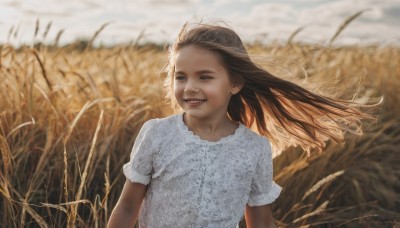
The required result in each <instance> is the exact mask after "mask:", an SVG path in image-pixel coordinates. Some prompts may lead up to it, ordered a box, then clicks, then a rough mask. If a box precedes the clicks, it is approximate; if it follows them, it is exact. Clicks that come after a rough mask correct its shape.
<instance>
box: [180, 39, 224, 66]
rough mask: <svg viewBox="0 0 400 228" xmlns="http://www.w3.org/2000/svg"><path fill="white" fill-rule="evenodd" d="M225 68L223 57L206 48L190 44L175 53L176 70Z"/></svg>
mask: <svg viewBox="0 0 400 228" xmlns="http://www.w3.org/2000/svg"><path fill="white" fill-rule="evenodd" d="M204 69H213V70H216V71H217V70H225V67H224V65H223V64H222V60H221V57H220V56H219V54H217V53H216V52H213V51H210V50H208V49H206V48H202V47H197V46H194V45H189V46H185V47H182V48H180V49H179V50H177V51H176V53H175V71H188V70H204Z"/></svg>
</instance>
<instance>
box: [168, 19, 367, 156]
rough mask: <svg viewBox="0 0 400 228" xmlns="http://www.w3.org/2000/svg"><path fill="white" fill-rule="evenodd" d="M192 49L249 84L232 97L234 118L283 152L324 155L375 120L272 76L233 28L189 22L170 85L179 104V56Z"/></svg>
mask: <svg viewBox="0 0 400 228" xmlns="http://www.w3.org/2000/svg"><path fill="white" fill-rule="evenodd" d="M189 45H195V46H197V47H200V48H205V49H207V50H210V51H212V52H214V53H216V54H217V55H218V56H219V57H220V58H221V59H222V62H223V65H224V67H225V68H226V69H227V71H228V73H229V77H230V80H231V82H232V83H240V84H242V85H243V87H242V89H241V90H240V92H239V93H237V94H235V95H233V96H232V97H231V100H230V102H229V105H228V116H229V118H230V119H232V120H233V121H237V122H241V123H243V124H244V125H245V126H247V127H252V126H253V125H255V126H256V127H257V130H258V132H259V133H260V134H261V135H264V136H266V137H267V138H268V139H269V140H270V142H271V144H272V145H273V147H274V149H275V150H277V151H282V150H284V149H286V148H287V147H289V146H301V147H302V148H303V149H304V150H306V151H307V152H310V150H311V149H312V148H317V149H318V150H319V151H321V150H322V149H323V148H324V147H325V143H326V141H327V140H328V139H332V140H334V141H336V142H340V141H342V140H343V136H344V134H345V132H351V133H354V134H361V133H362V129H361V119H373V117H372V116H371V115H369V114H366V113H363V112H361V111H360V110H358V109H357V108H356V107H357V104H356V103H354V102H351V101H346V100H339V99H333V98H328V97H325V96H321V95H317V94H315V93H313V92H311V91H308V90H306V89H304V88H302V87H300V86H298V85H296V84H294V83H292V82H289V81H286V80H283V79H281V78H278V77H276V76H274V75H272V74H270V73H269V72H268V71H266V70H265V69H263V68H262V67H260V66H258V65H257V64H255V63H254V62H253V61H252V60H251V59H250V57H249V55H248V53H247V51H246V48H245V46H244V44H243V42H242V40H241V39H240V37H239V36H238V35H237V34H236V33H235V32H234V31H233V30H231V29H229V28H227V27H224V26H220V25H209V24H202V23H200V24H196V25H195V26H189V25H188V24H187V23H186V24H185V25H184V26H183V27H182V29H181V31H180V33H179V35H178V37H177V39H176V41H175V42H174V43H173V45H172V46H171V47H170V49H169V51H170V52H169V54H170V56H169V61H168V63H167V65H166V70H167V77H166V79H165V82H164V86H165V88H166V90H167V98H169V99H170V101H171V102H172V104H173V105H176V101H175V99H174V96H173V92H172V91H173V75H174V71H175V53H176V52H177V51H179V50H180V49H181V48H183V47H186V46H189Z"/></svg>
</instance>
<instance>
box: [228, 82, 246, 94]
mask: <svg viewBox="0 0 400 228" xmlns="http://www.w3.org/2000/svg"><path fill="white" fill-rule="evenodd" d="M242 87H243V82H242V83H235V84H232V88H231V94H232V95H235V94H237V93H239V92H240V90H241V89H242Z"/></svg>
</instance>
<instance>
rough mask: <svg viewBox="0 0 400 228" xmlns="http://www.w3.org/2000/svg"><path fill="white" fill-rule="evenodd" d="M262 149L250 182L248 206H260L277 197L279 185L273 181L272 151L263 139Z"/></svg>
mask: <svg viewBox="0 0 400 228" xmlns="http://www.w3.org/2000/svg"><path fill="white" fill-rule="evenodd" d="M263 141H264V143H263V150H262V151H261V155H260V158H259V160H258V163H257V167H256V170H255V173H254V176H253V180H252V183H251V189H250V195H249V200H248V202H247V204H248V205H249V206H262V205H267V204H270V203H272V202H274V201H275V199H276V198H278V196H279V194H280V192H281V187H280V186H279V185H277V184H276V183H275V182H274V181H273V179H272V178H273V167H272V153H271V146H270V144H269V142H268V141H267V140H266V139H265V138H264V139H263Z"/></svg>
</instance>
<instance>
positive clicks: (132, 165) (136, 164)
mask: <svg viewBox="0 0 400 228" xmlns="http://www.w3.org/2000/svg"><path fill="white" fill-rule="evenodd" d="M155 123H156V120H154V119H153V120H149V121H147V122H146V123H145V124H143V126H142V128H141V129H140V131H139V134H138V135H137V137H136V140H135V143H134V145H133V148H132V152H131V155H130V160H129V162H128V163H126V164H125V165H124V166H123V172H124V175H125V176H126V178H128V179H129V180H130V181H131V182H136V183H141V184H144V185H147V184H149V183H150V179H151V172H152V169H153V165H152V164H153V157H154V154H155V153H156V151H157V148H156V146H155V126H154V125H155Z"/></svg>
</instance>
